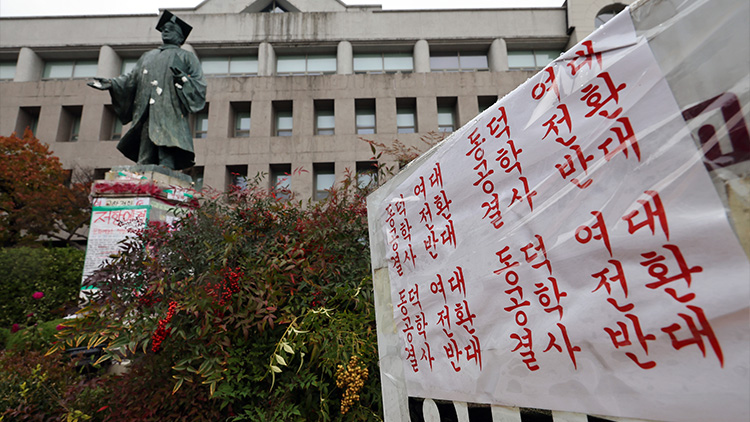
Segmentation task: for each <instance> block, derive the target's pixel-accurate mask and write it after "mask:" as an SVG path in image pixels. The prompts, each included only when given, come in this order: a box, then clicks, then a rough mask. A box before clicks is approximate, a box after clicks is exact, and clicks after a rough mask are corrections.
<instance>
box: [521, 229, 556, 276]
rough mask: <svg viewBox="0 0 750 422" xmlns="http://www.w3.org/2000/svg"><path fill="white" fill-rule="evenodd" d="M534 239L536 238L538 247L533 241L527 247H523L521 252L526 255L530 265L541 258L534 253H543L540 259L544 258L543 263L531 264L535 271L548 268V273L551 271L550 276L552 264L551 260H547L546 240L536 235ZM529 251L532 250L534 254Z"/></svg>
mask: <svg viewBox="0 0 750 422" xmlns="http://www.w3.org/2000/svg"><path fill="white" fill-rule="evenodd" d="M534 237H536V240H537V242H538V243H537V245H536V246H535V245H534V242H533V241H532V242H529V243H528V244H527V245H526V246H522V247H521V252H523V253H524V255H525V257H526V262H527V263H529V264H531V263H532V262H534V261H535V260H537V257H539V254H537V253H536V252H533V251H537V252H541V253H542V255H541V257H540V258H544V259H543V260H542V262H538V263H536V264H531V266H532V267H533V268H534V269H539V268H540V267H542V266H546V267H547V271H549V274H550V275H552V264H551V263H550V262H549V259H547V249H546V248H545V247H544V239H543V238H542V236H540V235H538V234H535V235H534ZM529 250H531V251H532V252H531V253H529Z"/></svg>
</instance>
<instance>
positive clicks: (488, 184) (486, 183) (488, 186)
mask: <svg viewBox="0 0 750 422" xmlns="http://www.w3.org/2000/svg"><path fill="white" fill-rule="evenodd" d="M480 167H484V171H485V172H484V173H482V170H479V168H480ZM474 170H476V171H477V175H478V176H479V179H478V180H477V181H476V182H474V186H479V184H480V183H481V184H482V190H483V191H484V193H486V194H490V193H492V192H493V191H494V190H495V185H494V184H493V183H492V180H486V179H487V177H489V176H490V175H491V174H492V173H494V172H495V170H493V169H487V160H482V161H480V162H479V164H477V165H476V166H474Z"/></svg>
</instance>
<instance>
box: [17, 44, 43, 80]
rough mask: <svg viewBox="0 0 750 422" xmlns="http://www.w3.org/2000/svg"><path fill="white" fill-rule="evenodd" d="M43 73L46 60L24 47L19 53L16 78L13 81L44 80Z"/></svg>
mask: <svg viewBox="0 0 750 422" xmlns="http://www.w3.org/2000/svg"><path fill="white" fill-rule="evenodd" d="M42 72H44V60H42V58H41V57H39V55H38V54H36V53H35V52H34V50H32V49H30V48H28V47H22V48H21V51H19V52H18V61H17V62H16V76H15V77H14V78H13V80H14V81H16V82H30V81H38V80H40V79H42Z"/></svg>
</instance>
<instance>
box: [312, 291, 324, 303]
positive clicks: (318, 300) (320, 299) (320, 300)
mask: <svg viewBox="0 0 750 422" xmlns="http://www.w3.org/2000/svg"><path fill="white" fill-rule="evenodd" d="M322 295H323V292H314V293H313V294H312V296H313V301H312V303H311V305H312V306H324V305H325V304H326V298H324V297H322Z"/></svg>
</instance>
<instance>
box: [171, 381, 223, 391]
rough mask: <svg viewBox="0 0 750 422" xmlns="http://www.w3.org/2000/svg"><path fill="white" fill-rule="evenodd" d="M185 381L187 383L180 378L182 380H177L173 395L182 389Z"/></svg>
mask: <svg viewBox="0 0 750 422" xmlns="http://www.w3.org/2000/svg"><path fill="white" fill-rule="evenodd" d="M183 381H185V378H180V379H178V380H177V382H176V383H175V385H174V387H173V388H172V394H174V393H176V392H177V390H179V389H180V387H182V382H183ZM211 394H213V393H211Z"/></svg>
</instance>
